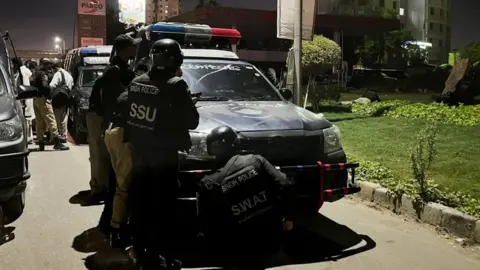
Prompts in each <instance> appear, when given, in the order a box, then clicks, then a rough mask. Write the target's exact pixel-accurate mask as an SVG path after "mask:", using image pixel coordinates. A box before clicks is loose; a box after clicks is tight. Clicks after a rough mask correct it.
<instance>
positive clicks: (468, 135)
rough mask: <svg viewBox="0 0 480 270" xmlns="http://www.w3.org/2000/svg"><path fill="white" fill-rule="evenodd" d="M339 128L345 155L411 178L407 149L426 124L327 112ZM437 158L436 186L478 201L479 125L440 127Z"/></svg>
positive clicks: (479, 186)
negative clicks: (466, 195) (464, 194)
mask: <svg viewBox="0 0 480 270" xmlns="http://www.w3.org/2000/svg"><path fill="white" fill-rule="evenodd" d="M325 116H326V118H327V119H329V120H331V121H332V122H334V124H336V125H337V126H338V127H340V129H341V132H342V143H343V146H344V148H345V150H346V151H347V154H348V155H352V156H355V157H359V158H362V159H366V160H370V161H376V162H379V163H381V164H382V165H384V166H386V167H388V168H390V169H392V170H393V171H394V172H395V174H396V175H397V177H399V178H410V177H411V169H410V150H411V149H412V147H413V146H414V143H415V142H416V139H415V138H416V136H417V134H418V131H419V130H420V129H422V128H423V127H424V125H425V123H426V122H425V121H421V120H411V119H393V118H388V117H367V118H365V117H358V116H355V115H354V114H352V113H326V114H325ZM437 149H438V156H437V159H436V161H435V163H434V165H433V167H432V169H431V171H430V176H431V178H432V179H434V180H435V181H436V182H437V183H438V184H440V185H441V186H443V187H448V188H451V189H453V190H459V191H462V192H465V193H467V194H470V195H473V196H475V197H476V198H479V199H480V166H479V164H478V163H479V162H480V126H477V127H473V128H472V127H470V128H469V127H461V126H455V125H441V126H440V132H439V134H438V138H437Z"/></svg>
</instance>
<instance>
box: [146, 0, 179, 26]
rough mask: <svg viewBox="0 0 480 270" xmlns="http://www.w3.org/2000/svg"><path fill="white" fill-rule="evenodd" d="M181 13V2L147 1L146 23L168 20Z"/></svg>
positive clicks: (171, 0)
mask: <svg viewBox="0 0 480 270" xmlns="http://www.w3.org/2000/svg"><path fill="white" fill-rule="evenodd" d="M181 12H182V0H147V5H146V23H147V24H151V23H155V22H161V21H165V20H168V19H169V18H171V17H175V16H178V15H179V14H180V13H181Z"/></svg>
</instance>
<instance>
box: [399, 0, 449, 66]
mask: <svg viewBox="0 0 480 270" xmlns="http://www.w3.org/2000/svg"><path fill="white" fill-rule="evenodd" d="M401 4H402V6H401V7H402V8H403V9H404V14H403V16H401V17H400V20H401V22H402V24H403V25H404V26H405V27H406V28H407V29H409V30H411V31H412V34H413V36H414V37H415V38H416V39H417V41H424V42H429V43H431V44H432V47H431V51H430V53H429V55H430V56H429V58H430V62H431V63H435V64H444V63H447V62H448V53H449V52H450V47H451V45H450V44H451V38H452V32H451V6H452V4H451V0H402V3H401Z"/></svg>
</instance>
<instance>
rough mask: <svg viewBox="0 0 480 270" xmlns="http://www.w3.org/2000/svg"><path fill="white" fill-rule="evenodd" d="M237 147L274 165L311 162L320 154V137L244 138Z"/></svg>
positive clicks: (318, 157) (317, 158)
mask: <svg viewBox="0 0 480 270" xmlns="http://www.w3.org/2000/svg"><path fill="white" fill-rule="evenodd" d="M239 148H240V150H242V151H245V152H252V153H255V154H259V155H262V156H263V157H265V158H266V159H267V160H269V161H270V163H272V164H274V165H276V166H283V165H300V164H311V163H312V162H315V161H316V160H319V159H320V157H321V155H322V137H321V136H301V137H300V136H296V137H277V138H244V139H241V140H240V144H239Z"/></svg>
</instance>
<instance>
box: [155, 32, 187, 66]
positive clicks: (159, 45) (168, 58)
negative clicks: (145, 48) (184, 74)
mask: <svg viewBox="0 0 480 270" xmlns="http://www.w3.org/2000/svg"><path fill="white" fill-rule="evenodd" d="M150 59H151V61H152V62H151V63H152V68H154V69H170V70H173V71H175V70H176V69H177V68H179V67H180V66H181V65H182V63H183V53H182V48H181V47H180V44H178V42H176V41H175V40H173V39H169V38H164V39H160V40H157V41H155V43H154V44H153V46H152V49H151V50H150Z"/></svg>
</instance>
